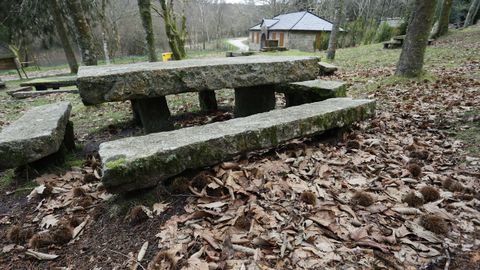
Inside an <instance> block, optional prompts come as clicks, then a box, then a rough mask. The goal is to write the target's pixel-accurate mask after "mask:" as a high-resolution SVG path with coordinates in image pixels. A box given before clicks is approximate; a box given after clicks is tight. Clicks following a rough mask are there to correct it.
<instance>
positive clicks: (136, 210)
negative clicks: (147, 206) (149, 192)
mask: <svg viewBox="0 0 480 270" xmlns="http://www.w3.org/2000/svg"><path fill="white" fill-rule="evenodd" d="M147 219H148V215H147V213H145V211H144V210H143V206H142V205H137V206H134V207H132V208H131V209H130V211H128V213H127V215H126V216H125V221H126V222H128V223H130V224H138V223H141V222H144V221H145V220H147Z"/></svg>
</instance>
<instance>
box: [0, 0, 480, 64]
mask: <svg viewBox="0 0 480 270" xmlns="http://www.w3.org/2000/svg"><path fill="white" fill-rule="evenodd" d="M413 2H414V1H412V0H400V1H395V0H361V1H354V0H346V1H345V5H344V18H343V20H342V23H341V27H342V28H343V29H344V30H345V31H346V32H345V33H344V34H342V35H341V36H340V38H339V41H338V46H339V47H352V46H357V45H361V44H370V43H374V42H382V41H385V40H388V39H389V38H390V37H391V36H393V35H397V34H403V33H404V32H405V29H406V23H405V22H406V21H407V18H408V16H409V13H410V12H409V10H411V6H412V4H413ZM471 2H472V1H471V0H458V1H454V3H453V7H452V11H451V15H450V23H451V24H452V25H454V26H455V27H460V26H462V25H463V22H464V20H465V17H466V16H467V13H468V10H469V7H470V5H471ZM44 3H45V2H44V1H38V0H22V1H18V0H5V1H2V2H1V4H0V42H2V43H6V44H10V45H12V47H14V48H16V49H17V50H18V54H19V58H20V59H21V60H22V61H23V62H28V61H31V60H32V59H34V60H35V61H37V62H39V64H41V65H56V64H59V63H64V62H65V61H64V53H63V51H62V45H61V42H60V40H59V38H58V37H57V33H56V32H55V19H54V16H53V15H52V9H51V7H50V6H49V5H45V4H44ZM81 3H82V6H83V10H84V11H85V14H86V16H87V21H88V24H89V25H91V27H92V32H93V39H94V44H95V46H96V51H97V55H99V59H105V55H106V54H108V56H109V58H110V59H115V58H119V57H126V56H138V55H145V54H146V51H147V48H146V45H145V38H144V31H143V28H142V23H141V19H140V15H139V10H138V6H137V0H115V1H113V0H82V1H81ZM171 3H173V6H174V9H175V13H176V14H181V15H185V18H186V28H187V29H186V30H187V36H186V44H185V45H186V46H185V47H186V50H188V51H190V52H193V51H212V50H213V51H215V50H216V51H221V50H228V49H231V48H230V47H229V46H228V44H227V43H226V42H225V39H226V38H233V37H243V36H247V35H248V29H249V28H250V27H251V26H253V25H255V24H257V23H259V22H260V21H261V19H262V18H271V17H274V16H275V15H277V14H282V13H286V12H292V11H299V10H310V11H311V12H313V13H315V14H317V15H319V16H321V17H322V18H324V19H326V20H330V21H332V20H333V17H334V8H335V7H334V3H335V1H333V0H260V1H254V0H245V2H244V3H238V4H237V3H236V4H233V3H227V2H225V1H224V0H173V1H171ZM59 4H60V9H61V10H62V11H63V12H62V13H63V14H64V16H63V17H64V19H65V21H66V27H67V30H68V31H67V32H68V33H69V34H70V35H71V36H70V39H72V40H78V37H77V36H76V34H75V33H76V31H75V30H74V25H73V22H72V20H71V18H70V17H69V16H66V15H65V14H66V13H67V8H66V4H65V1H63V0H62V1H59ZM438 6H440V5H438ZM152 9H153V12H152V20H153V29H154V32H155V33H154V34H155V36H156V37H157V38H156V40H155V46H156V48H157V50H158V51H159V52H163V51H169V50H170V48H169V44H168V40H167V36H166V33H165V27H164V22H163V20H162V18H161V16H160V14H159V13H160V11H159V10H160V8H159V1H152ZM437 9H438V10H437V12H436V14H437V16H438V15H439V13H440V9H439V8H437ZM478 16H479V14H477V16H476V17H477V18H478ZM391 18H395V19H401V20H403V21H404V23H403V24H402V25H400V27H399V28H392V27H390V26H389V25H388V24H387V23H383V22H384V21H385V20H387V19H391ZM324 38H325V41H324V42H322V44H325V46H326V45H327V44H328V42H327V41H328V35H325V36H324ZM77 43H78V42H77ZM324 49H326V47H325V48H324ZM74 50H75V52H76V54H77V55H79V53H78V51H79V50H78V46H74Z"/></svg>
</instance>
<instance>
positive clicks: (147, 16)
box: [138, 0, 158, 62]
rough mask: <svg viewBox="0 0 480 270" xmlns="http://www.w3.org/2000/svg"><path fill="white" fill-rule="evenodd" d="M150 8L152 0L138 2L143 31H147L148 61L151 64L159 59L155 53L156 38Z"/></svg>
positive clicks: (139, 0)
mask: <svg viewBox="0 0 480 270" xmlns="http://www.w3.org/2000/svg"><path fill="white" fill-rule="evenodd" d="M150 6H151V4H150V0H138V9H139V10H140V17H141V18H142V25H143V29H144V30H145V37H146V41H147V48H148V60H149V61H150V62H157V61H158V57H157V53H156V51H155V36H154V33H153V26H152V14H151V12H150Z"/></svg>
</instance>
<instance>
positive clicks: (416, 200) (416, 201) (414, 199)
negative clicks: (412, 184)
mask: <svg viewBox="0 0 480 270" xmlns="http://www.w3.org/2000/svg"><path fill="white" fill-rule="evenodd" d="M402 201H403V202H405V203H407V204H408V206H410V207H418V206H420V205H422V204H423V203H424V201H423V198H422V197H420V196H417V194H415V192H413V191H412V192H410V193H408V194H407V195H406V196H405V197H404V198H403V200H402Z"/></svg>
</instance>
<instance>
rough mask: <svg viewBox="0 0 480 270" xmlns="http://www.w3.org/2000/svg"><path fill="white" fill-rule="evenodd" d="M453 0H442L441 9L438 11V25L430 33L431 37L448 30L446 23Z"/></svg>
mask: <svg viewBox="0 0 480 270" xmlns="http://www.w3.org/2000/svg"><path fill="white" fill-rule="evenodd" d="M452 3H453V0H443V3H442V10H441V11H440V17H439V18H438V27H437V28H436V29H435V31H434V33H433V34H432V37H433V38H438V37H441V36H443V35H445V34H446V33H447V32H448V23H449V21H450V11H451V10H452Z"/></svg>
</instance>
